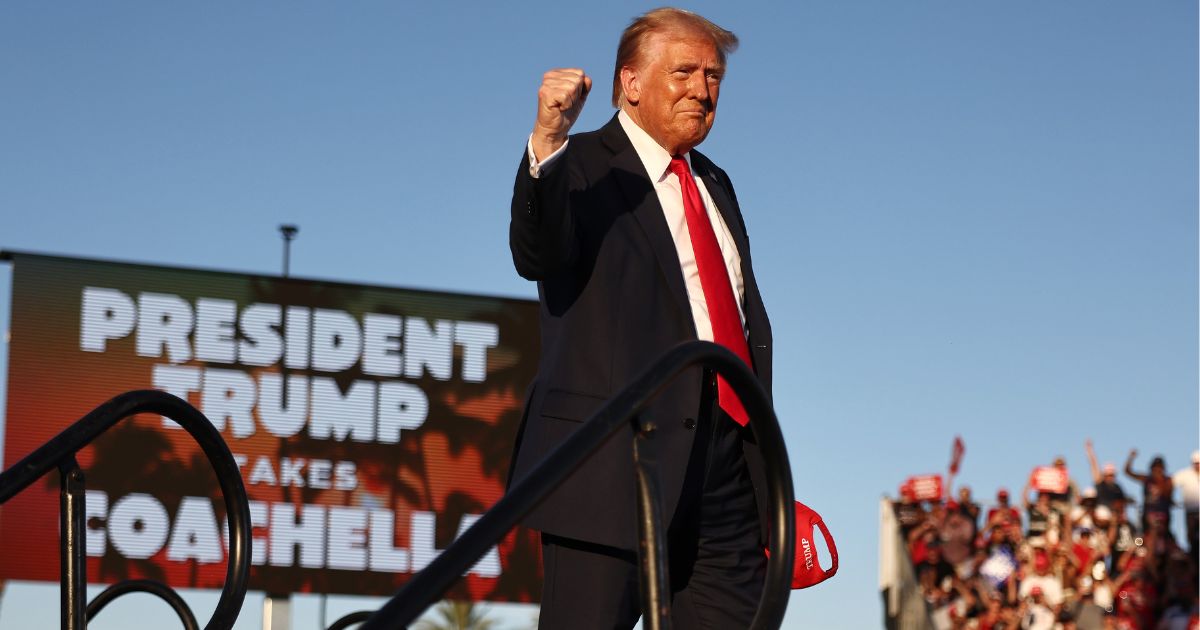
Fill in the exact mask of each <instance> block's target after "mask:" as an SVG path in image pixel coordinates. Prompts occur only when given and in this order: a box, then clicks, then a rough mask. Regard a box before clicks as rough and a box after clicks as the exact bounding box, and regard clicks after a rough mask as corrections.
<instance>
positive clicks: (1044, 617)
mask: <svg viewBox="0 0 1200 630" xmlns="http://www.w3.org/2000/svg"><path fill="white" fill-rule="evenodd" d="M1019 615H1020V617H1021V628H1022V629H1023V630H1053V629H1054V621H1055V619H1056V618H1057V617H1058V615H1057V613H1055V611H1054V606H1052V605H1051V604H1050V603H1049V602H1047V601H1046V595H1045V591H1043V590H1042V587H1040V586H1034V587H1033V588H1031V589H1030V590H1029V594H1028V595H1026V596H1025V597H1023V601H1022V602H1021V611H1020V613H1019Z"/></svg>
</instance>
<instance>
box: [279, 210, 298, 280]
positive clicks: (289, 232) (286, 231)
mask: <svg viewBox="0 0 1200 630" xmlns="http://www.w3.org/2000/svg"><path fill="white" fill-rule="evenodd" d="M279 233H280V234H282V235H283V277H284V278H286V277H288V272H289V270H290V268H291V260H292V239H294V238H296V235H297V234H299V233H300V226H298V225H292V224H290V223H284V224H283V225H280V226H279Z"/></svg>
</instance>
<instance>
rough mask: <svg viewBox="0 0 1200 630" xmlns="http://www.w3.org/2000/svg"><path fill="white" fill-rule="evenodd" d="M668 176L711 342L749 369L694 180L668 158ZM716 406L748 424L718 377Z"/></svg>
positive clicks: (731, 299) (746, 349)
mask: <svg viewBox="0 0 1200 630" xmlns="http://www.w3.org/2000/svg"><path fill="white" fill-rule="evenodd" d="M670 168H671V172H672V173H675V176H676V177H678V178H679V187H680V188H681V189H683V216H684V217H685V218H686V219H687V226H688V234H689V235H690V236H691V239H692V252H693V253H695V255H696V267H697V269H698V270H699V273H700V286H701V287H703V288H704V301H705V302H706V303H707V304H708V319H709V321H710V322H712V329H713V341H715V342H716V343H718V344H720V345H722V346H725V347H726V348H729V349H730V350H732V351H733V353H734V354H736V355H737V356H738V357H739V358H741V360H742V361H745V362H746V365H747V366H750V365H751V363H750V348H749V347H748V346H747V345H746V334H745V333H744V332H743V331H742V318H741V316H740V315H738V307H737V302H736V299H737V298H736V297H735V296H734V293H733V285H731V284H730V283H729V270H728V268H726V267H725V257H724V256H723V255H721V246H720V245H718V244H717V235H716V233H714V232H713V226H712V222H711V221H709V220H708V212H707V211H705V210H704V201H703V200H702V199H701V198H700V190H699V189H698V188H696V180H694V179H692V172H691V169H689V168H688V163H687V162H686V161H684V159H683V158H681V157H675V158H671V166H670ZM717 402H718V404H720V405H721V409H722V410H724V411H725V413H727V414H729V417H731V418H733V420H734V421H735V422H737V423H738V424H740V425H742V426H746V423H747V422H749V421H750V417H749V416H748V415H747V414H746V408H745V407H743V406H742V401H740V400H738V397H737V394H735V393H734V392H733V388H732V387H730V386H729V383H727V382H725V379H724V378H722V377H721V376H717Z"/></svg>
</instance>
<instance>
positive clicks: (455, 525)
mask: <svg viewBox="0 0 1200 630" xmlns="http://www.w3.org/2000/svg"><path fill="white" fill-rule="evenodd" d="M8 256H9V258H10V259H11V260H12V261H13V264H14V268H13V289H12V291H13V295H12V315H11V342H10V345H9V349H10V356H9V368H8V372H9V382H8V408H7V421H6V438H5V454H4V455H5V457H4V460H5V462H7V463H8V465H12V464H13V463H15V462H17V461H18V460H19V459H20V458H22V457H24V456H25V455H27V454H28V453H29V452H30V451H32V450H33V449H35V448H37V447H38V446H40V445H41V444H42V443H44V442H45V441H47V440H48V439H50V438H51V437H53V436H54V435H55V434H57V433H58V432H59V431H61V430H62V429H63V428H65V427H66V426H67V425H69V424H70V423H72V422H74V421H75V420H77V419H78V418H80V417H82V416H83V415H84V414H85V413H87V412H88V411H90V410H91V409H93V408H94V407H96V406H97V405H99V404H100V403H102V402H104V401H106V400H108V399H109V398H111V397H112V396H114V395H116V394H118V393H121V392H125V391H128V390H134V389H149V388H155V389H161V390H165V391H168V392H171V393H173V394H176V395H178V396H180V397H182V398H185V399H187V400H188V401H190V402H191V403H192V404H193V405H195V406H196V407H197V408H199V409H200V410H201V411H202V412H203V413H204V414H205V415H206V416H207V417H208V418H209V420H210V421H211V422H212V423H213V424H214V425H215V426H216V428H217V429H218V430H219V431H220V432H221V434H222V436H223V437H224V438H225V440H226V442H227V443H228V445H229V448H230V450H231V451H232V452H233V453H234V458H235V460H236V461H237V463H238V465H239V467H240V469H241V473H242V478H243V480H244V481H245V484H246V489H247V492H248V494H249V498H250V510H251V517H252V520H253V523H254V530H253V534H252V539H253V553H252V562H251V565H252V570H251V583H250V588H252V589H256V590H264V591H267V592H270V593H279V594H285V593H291V592H320V593H347V594H359V595H388V594H391V593H392V592H394V591H395V590H396V589H397V588H398V587H399V586H400V585H401V584H403V583H404V582H405V581H406V580H407V579H408V578H409V577H410V576H411V575H412V574H413V573H415V572H417V571H419V570H420V569H421V568H423V567H424V566H426V565H427V564H428V563H429V562H430V561H431V560H432V559H433V558H434V557H436V555H437V554H438V553H439V550H441V549H444V548H445V547H446V546H447V545H448V544H449V543H450V542H451V541H452V540H453V539H454V538H455V537H456V536H457V535H459V534H460V533H461V532H462V531H464V530H465V529H466V528H467V527H469V526H470V525H471V524H472V523H473V522H474V521H475V520H476V519H478V518H479V516H480V515H481V514H482V513H483V512H484V511H486V510H487V508H488V507H490V506H491V505H492V504H493V503H494V502H495V501H496V500H497V499H498V498H499V497H500V496H501V494H502V493H503V490H504V484H505V480H506V476H507V472H508V463H509V455H510V452H511V449H512V445H513V442H514V438H515V434H516V430H517V427H518V424H519V421H520V414H521V409H522V406H523V402H524V400H523V397H524V392H525V388H526V385H527V384H528V383H529V382H530V381H531V380H532V377H533V374H534V372H535V370H536V362H537V343H538V340H537V334H538V333H537V324H536V322H537V303H536V302H533V301H529V300H517V299H505V298H494V297H481V296H473V295H459V294H449V293H438V292H430V291H412V290H402V289H394V288H384V287H376V286H362V285H351V284H341V283H334V282H321V281H311V280H299V279H288V278H279V277H267V276H254V275H246V274H235V273H225V272H215V271H204V270H194V269H179V268H167V267H156V266H147V265H134V264H126V263H114V262H102V261H94V260H82V259H73V258H62V257H51V256H41V255H33V254H8ZM79 462H80V465H81V466H82V468H83V470H84V473H85V475H86V479H87V488H88V494H87V502H86V508H87V517H88V532H87V555H88V577H89V579H90V580H91V581H94V582H113V581H117V580H121V579H126V578H152V579H158V580H162V581H164V582H167V583H168V584H170V585H172V586H178V587H197V588H219V587H220V586H221V584H222V582H223V580H224V567H225V553H226V552H225V544H224V540H223V538H224V535H225V522H224V518H225V515H224V506H223V504H222V502H221V500H220V494H219V489H218V487H217V485H216V481H215V476H214V475H213V474H212V472H211V470H210V468H209V465H208V463H207V460H206V459H205V458H204V456H203V454H202V452H201V451H200V449H199V447H198V446H197V445H196V444H195V443H194V442H193V441H192V440H191V438H190V437H189V436H188V435H187V433H186V432H184V431H183V430H181V429H179V428H178V426H176V425H175V424H174V423H173V422H171V421H169V420H166V419H163V418H160V417H158V416H152V415H149V414H142V415H139V416H137V417H136V418H134V419H131V420H126V421H125V422H122V423H120V424H118V425H117V426H116V427H114V428H113V429H112V430H110V431H109V432H108V433H106V434H104V435H103V436H101V437H100V438H99V439H98V440H96V442H94V443H93V445H92V446H90V447H88V448H87V449H85V450H84V451H82V452H81V453H80V455H79ZM50 477H53V475H51V476H50ZM57 511H58V480H57V478H49V477H48V478H47V479H45V480H44V481H43V482H40V483H39V484H37V485H35V486H34V487H31V488H29V489H28V490H26V491H25V492H23V493H22V494H20V495H18V496H16V497H14V498H13V499H11V500H10V501H9V502H8V503H6V504H5V505H3V506H2V507H0V579H22V580H47V581H53V580H57V579H58V563H57V561H56V558H57V557H58V525H57V523H58V517H57ZM538 550H539V544H538V539H537V536H536V535H535V534H534V533H532V532H529V531H526V530H520V529H518V530H516V531H514V532H511V533H510V534H509V535H508V536H506V537H505V538H504V539H503V540H502V541H501V542H500V543H499V544H498V545H497V546H496V547H495V548H493V549H492V550H490V551H489V552H488V553H487V555H485V556H484V557H483V558H482V559H481V560H480V561H479V562H478V563H477V564H476V565H475V566H474V567H473V568H472V569H471V570H470V571H469V572H468V574H467V575H466V579H464V580H463V581H462V582H461V583H460V584H459V585H458V586H456V587H455V590H453V591H451V592H450V593H449V594H448V595H447V596H448V597H452V598H459V599H483V600H490V601H513V602H523V601H534V600H535V599H536V594H537V592H538V591H539V587H538V585H537V579H538V575H537V574H538V565H539V563H538V555H537V554H538Z"/></svg>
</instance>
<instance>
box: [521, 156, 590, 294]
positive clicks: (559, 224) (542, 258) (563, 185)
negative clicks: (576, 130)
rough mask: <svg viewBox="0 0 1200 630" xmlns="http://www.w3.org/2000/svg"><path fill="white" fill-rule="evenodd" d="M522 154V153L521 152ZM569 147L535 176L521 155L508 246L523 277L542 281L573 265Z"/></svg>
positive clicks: (574, 239)
mask: <svg viewBox="0 0 1200 630" xmlns="http://www.w3.org/2000/svg"><path fill="white" fill-rule="evenodd" d="M522 153H523V154H524V153H525V152H524V151H522ZM570 157H571V156H570V147H569V145H568V147H567V153H566V154H564V155H562V156H560V157H559V158H558V160H557V162H558V163H557V164H555V165H554V168H550V169H547V170H546V171H544V172H543V173H542V174H541V176H540V177H538V178H537V179H534V178H533V177H532V176H530V174H529V156H528V155H527V154H524V155H523V156H522V158H521V166H520V168H519V169H518V170H517V179H516V183H515V184H513V197H512V218H511V220H510V222H509V226H508V245H509V248H510V249H511V250H512V257H513V265H514V266H516V268H517V273H518V274H520V275H521V277H522V278H526V279H528V280H542V279H545V278H547V277H549V276H552V275H554V274H556V273H558V272H560V271H562V270H564V269H567V268H569V267H571V266H572V265H574V264H575V260H576V259H577V257H578V254H579V244H578V239H577V237H576V233H575V221H574V216H573V215H572V213H571V208H570V196H571V195H570V170H571V169H570Z"/></svg>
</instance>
